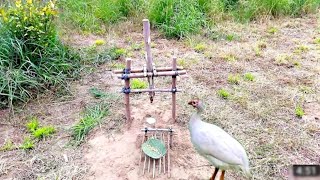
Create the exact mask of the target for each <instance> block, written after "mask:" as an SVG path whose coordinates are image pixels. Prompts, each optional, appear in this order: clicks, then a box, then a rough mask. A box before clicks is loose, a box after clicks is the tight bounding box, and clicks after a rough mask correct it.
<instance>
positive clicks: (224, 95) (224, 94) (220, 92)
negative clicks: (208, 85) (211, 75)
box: [217, 89, 230, 99]
mask: <svg viewBox="0 0 320 180" xmlns="http://www.w3.org/2000/svg"><path fill="white" fill-rule="evenodd" d="M217 93H218V96H219V97H221V98H223V99H228V98H230V93H229V92H228V91H227V90H225V89H219V90H218V91H217Z"/></svg>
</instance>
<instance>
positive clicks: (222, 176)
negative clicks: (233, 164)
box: [220, 170, 225, 180]
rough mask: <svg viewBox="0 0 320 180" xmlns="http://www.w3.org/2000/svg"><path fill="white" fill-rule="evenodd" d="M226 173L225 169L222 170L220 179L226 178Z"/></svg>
mask: <svg viewBox="0 0 320 180" xmlns="http://www.w3.org/2000/svg"><path fill="white" fill-rule="evenodd" d="M224 173H225V170H222V172H221V176H220V180H224Z"/></svg>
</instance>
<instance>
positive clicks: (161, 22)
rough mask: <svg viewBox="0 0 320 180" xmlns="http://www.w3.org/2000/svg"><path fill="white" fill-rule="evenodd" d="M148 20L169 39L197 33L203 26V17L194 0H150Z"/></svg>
mask: <svg viewBox="0 0 320 180" xmlns="http://www.w3.org/2000/svg"><path fill="white" fill-rule="evenodd" d="M148 18H149V19H150V21H151V24H152V25H153V26H155V27H157V28H159V29H160V30H161V31H162V32H163V33H164V35H165V36H166V37H169V38H182V37H185V36H187V35H190V34H193V33H198V32H199V31H200V30H201V29H202V27H203V26H204V25H205V15H204V13H203V12H202V10H201V7H200V6H199V3H198V1H196V0H185V1H181V0H151V1H150V10H149V12H148Z"/></svg>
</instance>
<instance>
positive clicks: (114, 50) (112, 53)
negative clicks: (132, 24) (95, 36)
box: [109, 47, 127, 59]
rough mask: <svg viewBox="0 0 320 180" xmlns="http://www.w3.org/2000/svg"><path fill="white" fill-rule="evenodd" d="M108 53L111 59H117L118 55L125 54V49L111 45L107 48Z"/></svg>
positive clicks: (122, 55)
mask: <svg viewBox="0 0 320 180" xmlns="http://www.w3.org/2000/svg"><path fill="white" fill-rule="evenodd" d="M109 54H110V57H111V59H119V58H120V57H124V56H125V55H127V51H126V50H125V49H123V48H118V47H112V48H111V49H110V50H109Z"/></svg>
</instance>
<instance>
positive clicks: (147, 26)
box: [142, 19, 154, 102]
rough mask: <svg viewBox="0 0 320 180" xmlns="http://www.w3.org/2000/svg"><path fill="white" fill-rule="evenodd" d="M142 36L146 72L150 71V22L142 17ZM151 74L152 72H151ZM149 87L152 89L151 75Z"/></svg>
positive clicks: (152, 94)
mask: <svg viewBox="0 0 320 180" xmlns="http://www.w3.org/2000/svg"><path fill="white" fill-rule="evenodd" d="M142 21H143V36H144V43H145V50H146V60H147V72H151V73H152V54H151V37H150V22H149V20H148V19H143V20H142ZM152 74H153V73H152ZM148 82H149V89H153V88H154V85H153V77H152V76H148ZM149 96H150V101H151V102H152V101H153V96H154V92H149Z"/></svg>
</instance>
